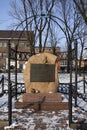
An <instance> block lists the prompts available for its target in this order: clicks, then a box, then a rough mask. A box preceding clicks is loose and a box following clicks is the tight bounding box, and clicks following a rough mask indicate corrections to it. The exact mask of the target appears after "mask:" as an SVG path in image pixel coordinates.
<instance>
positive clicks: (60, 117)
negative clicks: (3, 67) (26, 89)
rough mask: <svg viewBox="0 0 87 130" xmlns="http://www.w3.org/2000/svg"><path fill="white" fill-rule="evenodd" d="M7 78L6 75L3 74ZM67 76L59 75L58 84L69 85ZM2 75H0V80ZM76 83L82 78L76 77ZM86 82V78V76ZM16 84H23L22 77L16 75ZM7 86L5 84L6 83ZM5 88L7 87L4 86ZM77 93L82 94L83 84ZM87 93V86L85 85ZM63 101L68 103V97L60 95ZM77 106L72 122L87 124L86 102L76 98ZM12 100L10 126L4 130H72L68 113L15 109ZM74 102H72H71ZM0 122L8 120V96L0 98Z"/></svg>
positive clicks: (64, 111) (63, 111) (79, 85)
mask: <svg viewBox="0 0 87 130" xmlns="http://www.w3.org/2000/svg"><path fill="white" fill-rule="evenodd" d="M4 76H5V77H6V78H7V77H8V75H7V74H4ZM69 76H70V75H69V74H62V73H59V74H58V77H59V82H60V83H69V82H70V78H69ZM1 77H2V74H0V79H1ZM11 77H12V80H13V81H14V75H13V74H12V76H11ZM77 80H78V81H80V80H83V76H78V79H77ZM74 81H75V75H74V74H73V82H74ZM86 81H87V76H86ZM18 82H23V75H22V74H18ZM6 84H7V83H6ZM5 87H6V88H7V85H6V86H5ZM78 92H80V93H83V83H82V82H80V83H79V84H78ZM86 93H87V85H86ZM62 97H63V101H66V102H68V96H67V95H64V94H62ZM77 99H78V100H77V104H78V106H79V107H73V110H72V111H73V121H74V122H78V121H82V120H83V119H84V120H85V121H84V122H85V123H87V102H86V101H84V100H82V99H81V98H77ZM14 102H15V100H14V99H13V110H12V125H11V126H5V127H4V130H72V129H71V128H69V111H68V110H61V111H58V112H55V111H38V112H36V111H34V110H30V109H15V108H14ZM73 102H74V100H73ZM0 120H1V121H6V120H8V95H7V94H5V95H4V96H2V97H0Z"/></svg>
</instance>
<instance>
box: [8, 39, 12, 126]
mask: <svg viewBox="0 0 87 130" xmlns="http://www.w3.org/2000/svg"><path fill="white" fill-rule="evenodd" d="M10 52H11V48H10V40H9V43H8V120H9V126H10V125H11V124H12V89H11V80H10Z"/></svg>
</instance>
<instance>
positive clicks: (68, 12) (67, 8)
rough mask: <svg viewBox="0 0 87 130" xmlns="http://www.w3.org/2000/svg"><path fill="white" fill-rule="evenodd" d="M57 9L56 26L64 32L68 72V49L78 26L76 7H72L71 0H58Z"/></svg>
mask: <svg viewBox="0 0 87 130" xmlns="http://www.w3.org/2000/svg"><path fill="white" fill-rule="evenodd" d="M57 9H58V12H59V14H61V15H59V14H58V15H57V18H58V19H59V22H58V26H59V27H60V29H61V30H62V32H63V33H64V35H65V37H66V42H67V50H68V62H67V72H69V65H70V51H71V46H72V43H73V42H74V39H75V33H76V31H77V28H78V26H79V17H78V14H77V13H76V9H75V8H74V4H73V1H70V0H66V1H65V0H60V2H58V4H57Z"/></svg>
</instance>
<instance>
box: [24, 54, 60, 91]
mask: <svg viewBox="0 0 87 130" xmlns="http://www.w3.org/2000/svg"><path fill="white" fill-rule="evenodd" d="M31 64H55V81H54V82H31V81H30V68H31ZM23 75H24V81H25V87H26V93H32V92H33V90H34V91H35V92H40V93H55V92H57V87H58V61H57V57H56V56H55V55H53V54H50V53H40V54H37V55H34V56H32V57H30V58H29V60H28V62H27V64H26V67H25V69H24V72H23Z"/></svg>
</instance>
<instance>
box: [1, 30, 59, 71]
mask: <svg viewBox="0 0 87 130" xmlns="http://www.w3.org/2000/svg"><path fill="white" fill-rule="evenodd" d="M28 34H29V39H30V42H31V44H32V45H33V44H34V32H33V31H29V32H28ZM27 39H28V38H27V32H26V31H13V30H0V70H2V69H3V70H7V69H8V43H9V42H10V44H11V48H15V46H16V45H17V44H18V51H19V52H20V51H21V52H30V46H29V41H28V40H27ZM59 51H60V48H59V47H56V49H55V54H56V55H57V56H58V54H59ZM45 52H48V53H53V48H52V47H46V48H45ZM35 53H36V54H37V53H39V47H35ZM17 57H21V55H17ZM24 63H25V61H23V60H19V61H17V67H18V68H20V69H21V70H22V69H23V65H24ZM11 65H12V66H14V65H15V62H14V61H11Z"/></svg>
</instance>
